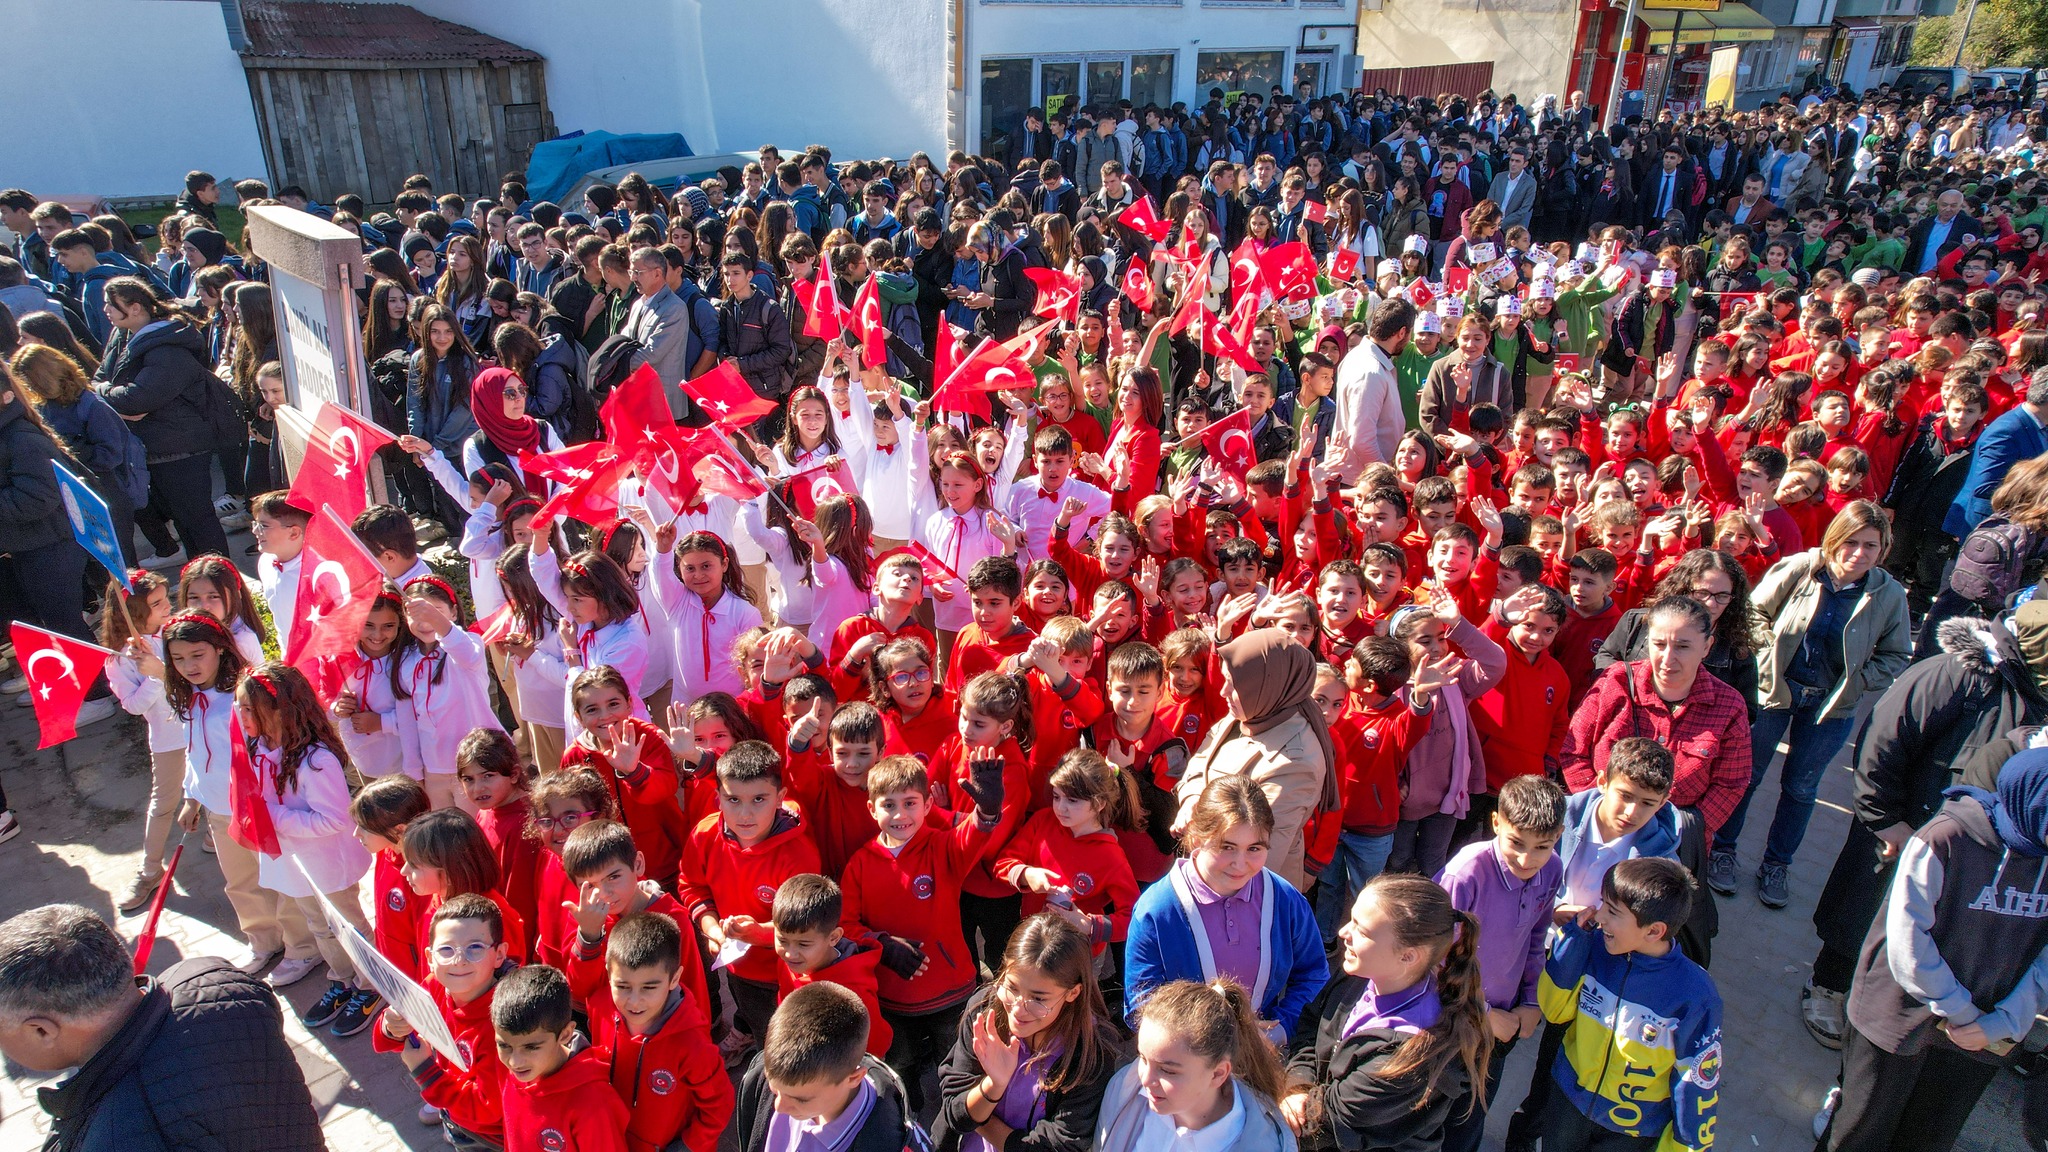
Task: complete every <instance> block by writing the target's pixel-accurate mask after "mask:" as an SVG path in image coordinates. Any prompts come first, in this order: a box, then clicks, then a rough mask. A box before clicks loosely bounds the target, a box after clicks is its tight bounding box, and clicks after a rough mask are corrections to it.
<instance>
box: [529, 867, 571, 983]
mask: <svg viewBox="0 0 2048 1152" xmlns="http://www.w3.org/2000/svg"><path fill="white" fill-rule="evenodd" d="M540 855H541V862H540V878H539V879H538V880H536V881H535V884H534V887H535V890H536V892H537V896H536V897H535V904H536V907H535V913H536V919H535V920H534V922H533V925H532V927H533V959H534V963H536V964H545V965H547V966H548V967H550V968H559V969H561V970H562V971H564V972H567V971H568V970H569V948H570V946H571V945H572V944H574V943H575V940H574V939H572V938H573V937H574V936H575V935H576V918H575V917H574V916H571V915H569V912H568V910H567V909H565V908H563V907H562V905H563V904H564V903H574V902H575V900H576V898H577V892H576V884H575V882H574V881H572V880H570V879H569V874H568V873H566V872H564V871H562V858H561V857H560V856H557V855H555V854H554V853H553V852H548V851H545V850H544V851H542V852H541V854H540ZM577 999H579V1000H581V999H582V997H581V996H578V997H577Z"/></svg>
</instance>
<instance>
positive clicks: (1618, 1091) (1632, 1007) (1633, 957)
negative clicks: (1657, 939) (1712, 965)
mask: <svg viewBox="0 0 2048 1152" xmlns="http://www.w3.org/2000/svg"><path fill="white" fill-rule="evenodd" d="M1537 998H1538V1000H1539V1001H1540V1002H1541V1004H1542V1006H1543V1015H1544V1018H1545V1019H1547V1020H1549V1021H1551V1022H1552V1023H1554V1024H1568V1025H1570V1027H1568V1028H1567V1029H1566V1030H1565V1037H1564V1047H1563V1049H1562V1050H1561V1051H1560V1052H1559V1053H1558V1057H1557V1064H1556V1065H1555V1066H1554V1067H1553V1068H1552V1069H1551V1075H1552V1077H1553V1078H1554V1079H1555V1080H1556V1081H1557V1084H1558V1088H1559V1090H1560V1091H1562V1092H1563V1093H1564V1094H1565V1095H1566V1096H1567V1097H1569V1098H1570V1100H1571V1102H1572V1104H1573V1105H1574V1106H1576V1107H1577V1108H1578V1110H1579V1111H1580V1112H1582V1113H1584V1114H1585V1115H1586V1116H1587V1117H1589V1118H1591V1119H1592V1120H1593V1122H1594V1123H1596V1124H1599V1125H1600V1126H1601V1127H1603V1128H1607V1129H1611V1130H1613V1131H1615V1132H1620V1133H1624V1134H1626V1135H1629V1136H1639V1137H1640V1136H1648V1137H1654V1138H1657V1140H1658V1144H1657V1147H1658V1149H1659V1152H1676V1150H1679V1149H1692V1150H1697V1152H1705V1150H1706V1149H1709V1148H1712V1147H1713V1146H1714V1112H1715V1106H1716V1104H1717V1102H1718V1101H1719V1099H1720V1084H1721V995H1720V993H1718V992H1716V991H1715V990H1714V982H1713V980H1712V979H1711V978H1709V977H1708V976H1707V973H1706V970H1705V969H1703V968H1701V967H1700V966H1699V965H1697V964H1695V963H1693V962H1692V961H1691V960H1688V959H1686V958H1685V956H1684V955H1682V954H1681V953H1680V952H1679V951H1678V949H1676V948H1673V949H1672V950H1671V951H1670V952H1668V953H1666V954H1665V955H1663V956H1645V955H1643V954H1641V953H1628V954H1624V955H1620V956H1615V955H1611V954H1609V953H1608V951H1607V947H1606V938H1605V937H1604V936H1602V935H1601V933H1600V931H1599V930H1598V929H1594V928H1581V927H1579V926H1578V925H1577V924H1571V925H1567V926H1566V927H1565V929H1564V931H1563V933H1562V935H1561V937H1560V938H1559V940H1558V942H1557V944H1556V946H1555V947H1553V948H1552V949H1551V952H1550V959H1549V960H1548V961H1547V962H1546V963H1545V964H1544V965H1543V978H1542V980H1541V981H1540V982H1539V984H1538V987H1537Z"/></svg>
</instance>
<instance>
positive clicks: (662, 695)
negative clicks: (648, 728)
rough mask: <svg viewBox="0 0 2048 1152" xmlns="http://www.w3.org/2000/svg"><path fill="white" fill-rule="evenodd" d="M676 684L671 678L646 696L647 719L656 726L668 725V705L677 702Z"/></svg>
mask: <svg viewBox="0 0 2048 1152" xmlns="http://www.w3.org/2000/svg"><path fill="white" fill-rule="evenodd" d="M675 693H676V685H675V681H673V680H671V681H669V682H668V683H666V684H663V685H662V686H661V687H659V688H656V689H655V690H654V691H652V692H649V693H648V694H647V696H646V701H647V721H648V723H650V724H653V725H654V726H655V727H656V728H664V729H665V728H667V727H668V706H669V705H670V704H673V703H675V699H676V696H675Z"/></svg>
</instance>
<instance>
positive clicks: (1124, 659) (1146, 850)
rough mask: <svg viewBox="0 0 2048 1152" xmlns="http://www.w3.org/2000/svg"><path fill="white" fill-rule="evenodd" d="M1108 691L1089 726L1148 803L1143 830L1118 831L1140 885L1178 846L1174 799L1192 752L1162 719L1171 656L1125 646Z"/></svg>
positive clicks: (1158, 872) (1112, 665)
mask: <svg viewBox="0 0 2048 1152" xmlns="http://www.w3.org/2000/svg"><path fill="white" fill-rule="evenodd" d="M1106 667H1107V672H1108V674H1107V675H1106V676H1105V677H1104V679H1103V687H1104V691H1103V695H1104V696H1105V697H1106V698H1107V699H1108V701H1109V709H1108V711H1106V712H1105V713H1104V714H1103V716H1102V718H1101V719H1100V720H1097V721H1096V722H1095V727H1094V728H1092V729H1090V730H1089V740H1088V742H1089V744H1090V745H1091V746H1092V747H1093V748H1094V749H1095V750H1096V751H1098V752H1100V753H1102V755H1103V758H1104V759H1106V760H1108V761H1109V762H1110V763H1111V764H1114V765H1116V766H1117V767H1119V768H1122V769H1124V770H1125V771H1128V772H1130V773H1131V774H1132V779H1134V780H1136V781H1137V782H1138V796H1139V798H1140V799H1141V800H1142V801H1143V803H1144V805H1145V830H1144V831H1143V832H1128V831H1124V832H1118V833H1117V839H1118V840H1119V841H1121V842H1122V844H1123V847H1124V854H1125V856H1126V857H1128V858H1129V860H1130V862H1131V872H1132V873H1133V874H1134V875H1135V876H1136V877H1137V878H1138V883H1140V884H1150V883H1151V882H1152V881H1154V880H1157V879H1159V878H1160V877H1161V876H1163V875H1165V874H1166V869H1167V867H1168V865H1170V864H1171V863H1172V862H1173V852H1174V848H1175V843H1174V838H1173V832H1172V828H1173V823H1174V818H1175V816H1176V814H1177V810H1178V806H1177V805H1176V803H1175V801H1174V798H1173V790H1174V787H1175V786H1176V785H1177V784H1179V783H1180V777H1181V772H1182V771H1183V770H1184V769H1185V768H1186V767H1187V762H1188V755H1189V752H1190V749H1189V746H1188V743H1187V741H1185V740H1182V739H1181V738H1180V737H1179V735H1177V734H1176V733H1175V732H1174V730H1173V728H1172V726H1171V725H1170V724H1168V723H1164V722H1161V721H1160V720H1159V716H1158V714H1159V706H1160V704H1161V703H1163V702H1164V701H1165V699H1166V660H1165V658H1164V657H1162V656H1161V655H1160V654H1159V649H1157V648H1154V647H1153V646H1152V645H1150V644H1147V643H1145V642H1143V641H1141V640H1134V641H1131V642H1129V643H1126V644H1119V645H1118V646H1117V647H1116V650H1115V651H1113V652H1111V653H1110V654H1109V660H1108V663H1107V666H1106Z"/></svg>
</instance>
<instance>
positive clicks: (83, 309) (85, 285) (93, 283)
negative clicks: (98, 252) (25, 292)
mask: <svg viewBox="0 0 2048 1152" xmlns="http://www.w3.org/2000/svg"><path fill="white" fill-rule="evenodd" d="M108 255H111V253H108V254H103V255H102V256H101V257H100V263H98V264H95V265H93V266H92V267H91V268H88V269H86V270H85V271H83V272H65V273H64V278H63V279H62V280H60V281H58V287H60V288H61V289H63V291H64V294H65V295H66V296H69V297H70V298H71V302H72V303H73V304H74V305H76V306H77V307H78V311H79V312H80V314H82V315H83V316H84V317H85V326H86V328H87V329H88V330H89V331H91V332H92V334H93V338H94V339H96V340H98V341H99V342H100V343H101V344H105V343H106V342H107V336H108V334H109V333H111V332H112V331H113V330H114V325H113V324H112V323H111V322H110V321H109V320H108V319H107V310H106V307H105V305H106V301H107V281H109V280H113V279H116V278H118V277H121V276H133V275H135V274H136V273H135V272H133V271H131V270H130V269H129V268H124V267H121V266H120V265H116V264H111V263H108V262H107V256H108ZM122 263H131V262H129V261H123V262H122Z"/></svg>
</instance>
